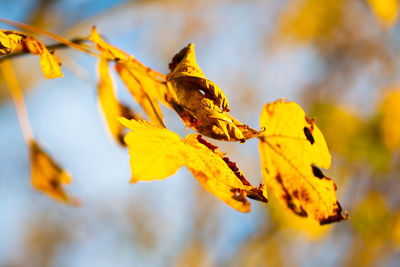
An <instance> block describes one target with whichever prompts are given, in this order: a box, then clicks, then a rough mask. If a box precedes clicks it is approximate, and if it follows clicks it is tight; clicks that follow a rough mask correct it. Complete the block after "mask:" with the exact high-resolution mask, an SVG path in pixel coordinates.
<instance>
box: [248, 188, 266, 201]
mask: <svg viewBox="0 0 400 267" xmlns="http://www.w3.org/2000/svg"><path fill="white" fill-rule="evenodd" d="M262 187H263V185H262V184H260V185H259V186H258V187H255V188H253V189H251V190H250V191H249V192H247V197H248V198H251V199H254V200H257V201H261V202H265V203H268V199H266V198H265V197H264V194H263V191H262Z"/></svg>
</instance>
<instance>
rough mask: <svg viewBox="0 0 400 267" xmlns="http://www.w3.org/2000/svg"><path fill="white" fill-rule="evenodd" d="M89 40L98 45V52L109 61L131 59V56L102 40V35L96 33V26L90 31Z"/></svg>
mask: <svg viewBox="0 0 400 267" xmlns="http://www.w3.org/2000/svg"><path fill="white" fill-rule="evenodd" d="M89 40H90V41H92V42H93V43H94V44H95V45H96V48H97V50H99V51H100V52H101V54H102V55H103V56H104V57H106V58H107V59H110V60H127V59H129V58H130V56H129V54H127V53H125V52H124V51H122V50H121V49H118V48H116V47H115V46H112V45H110V44H109V43H107V42H105V41H104V40H103V38H101V36H100V34H99V33H98V32H97V31H96V27H95V26H93V27H92V29H91V31H90V36H89Z"/></svg>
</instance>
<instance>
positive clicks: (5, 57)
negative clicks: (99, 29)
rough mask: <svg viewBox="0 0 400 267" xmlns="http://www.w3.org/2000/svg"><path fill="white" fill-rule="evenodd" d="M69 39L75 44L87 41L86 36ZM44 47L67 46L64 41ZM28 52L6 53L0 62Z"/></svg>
mask: <svg viewBox="0 0 400 267" xmlns="http://www.w3.org/2000/svg"><path fill="white" fill-rule="evenodd" d="M70 41H71V42H73V43H75V44H81V43H83V42H85V41H87V38H79V37H78V38H74V39H71V40H70ZM46 48H47V49H48V50H49V51H53V50H57V49H65V48H69V46H68V45H66V44H64V43H56V44H51V45H46ZM29 54H30V52H29V51H21V52H16V53H12V54H8V55H5V56H2V57H0V62H1V61H3V60H6V59H11V58H15V57H19V56H23V55H29Z"/></svg>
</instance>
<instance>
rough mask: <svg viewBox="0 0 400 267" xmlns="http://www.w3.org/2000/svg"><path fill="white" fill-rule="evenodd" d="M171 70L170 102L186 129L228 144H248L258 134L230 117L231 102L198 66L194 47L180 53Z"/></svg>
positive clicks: (174, 59)
mask: <svg viewBox="0 0 400 267" xmlns="http://www.w3.org/2000/svg"><path fill="white" fill-rule="evenodd" d="M169 67H170V73H169V74H168V75H167V82H168V91H167V92H168V93H167V100H168V102H169V103H170V104H171V106H172V107H173V108H174V110H175V111H176V112H177V113H178V115H179V116H180V117H181V119H182V120H183V122H184V123H185V125H186V126H188V127H191V128H193V129H194V130H195V131H197V132H199V133H201V134H204V135H206V136H208V137H211V138H214V139H218V140H224V141H241V142H244V141H245V140H247V139H250V138H253V137H255V136H257V135H258V133H259V132H258V131H257V130H254V129H251V128H250V127H248V126H247V125H244V124H242V123H240V122H239V121H237V120H236V119H234V118H233V117H232V116H230V115H228V113H227V112H228V111H229V104H228V100H227V98H226V96H225V94H224V93H223V92H222V90H221V89H220V88H219V87H218V86H217V85H216V84H214V83H213V82H212V81H210V80H208V79H207V78H206V77H205V75H204V74H203V72H202V71H201V69H200V68H199V66H198V65H197V62H196V58H195V51H194V45H193V44H189V45H188V46H187V47H185V48H183V49H182V50H181V51H180V52H179V53H178V54H176V55H175V56H174V58H173V59H172V62H171V63H170V65H169Z"/></svg>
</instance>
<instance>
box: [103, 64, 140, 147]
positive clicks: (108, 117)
mask: <svg viewBox="0 0 400 267" xmlns="http://www.w3.org/2000/svg"><path fill="white" fill-rule="evenodd" d="M99 76H100V81H99V85H98V96H99V102H100V106H101V109H102V111H103V114H104V117H105V121H106V123H107V126H108V129H109V130H110V133H111V135H112V136H113V137H114V138H115V140H116V141H117V142H119V143H120V144H121V145H123V146H124V145H125V143H124V128H123V126H122V125H121V123H120V122H119V121H118V117H125V118H128V119H131V118H137V115H135V114H134V112H133V111H131V110H130V109H129V108H128V107H125V106H124V105H123V104H121V103H120V102H119V101H118V99H117V97H116V95H115V92H114V85H113V82H112V79H111V76H110V72H109V69H108V61H107V60H106V59H100V61H99Z"/></svg>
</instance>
